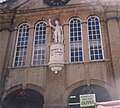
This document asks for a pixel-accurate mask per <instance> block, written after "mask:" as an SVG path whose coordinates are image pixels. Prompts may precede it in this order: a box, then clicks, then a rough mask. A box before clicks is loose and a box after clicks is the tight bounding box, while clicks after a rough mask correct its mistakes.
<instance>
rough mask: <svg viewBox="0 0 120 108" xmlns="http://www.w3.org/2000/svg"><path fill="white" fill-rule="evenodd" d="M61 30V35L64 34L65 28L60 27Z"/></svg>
mask: <svg viewBox="0 0 120 108" xmlns="http://www.w3.org/2000/svg"><path fill="white" fill-rule="evenodd" d="M60 29H61V33H62V34H63V28H62V26H61V27H60Z"/></svg>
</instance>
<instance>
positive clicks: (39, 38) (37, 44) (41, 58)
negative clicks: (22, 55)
mask: <svg viewBox="0 0 120 108" xmlns="http://www.w3.org/2000/svg"><path fill="white" fill-rule="evenodd" d="M45 44H46V23H45V22H43V21H41V22H38V23H37V24H36V25H35V33H34V43H33V58H32V65H42V64H44V63H45Z"/></svg>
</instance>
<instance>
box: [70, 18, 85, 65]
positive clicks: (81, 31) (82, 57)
mask: <svg viewBox="0 0 120 108" xmlns="http://www.w3.org/2000/svg"><path fill="white" fill-rule="evenodd" d="M73 19H78V20H79V21H80V24H81V42H80V43H81V45H82V47H81V48H82V59H83V60H82V61H74V62H72V61H71V39H70V38H71V34H70V33H71V32H70V28H71V27H70V22H71V20H73ZM80 43H79V44H80ZM69 61H70V63H82V62H83V61H84V50H83V32H82V21H81V19H80V18H79V17H74V18H71V19H70V20H69Z"/></svg>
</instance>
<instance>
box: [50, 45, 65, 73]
mask: <svg viewBox="0 0 120 108" xmlns="http://www.w3.org/2000/svg"><path fill="white" fill-rule="evenodd" d="M48 65H49V67H50V68H51V70H52V71H54V72H55V73H57V72H58V71H61V70H62V68H63V67H64V44H63V43H52V44H50V59H49V63H48Z"/></svg>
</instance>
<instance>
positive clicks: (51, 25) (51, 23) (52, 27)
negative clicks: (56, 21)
mask: <svg viewBox="0 0 120 108" xmlns="http://www.w3.org/2000/svg"><path fill="white" fill-rule="evenodd" d="M49 25H50V27H52V28H54V29H55V26H53V25H52V23H51V19H49Z"/></svg>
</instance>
